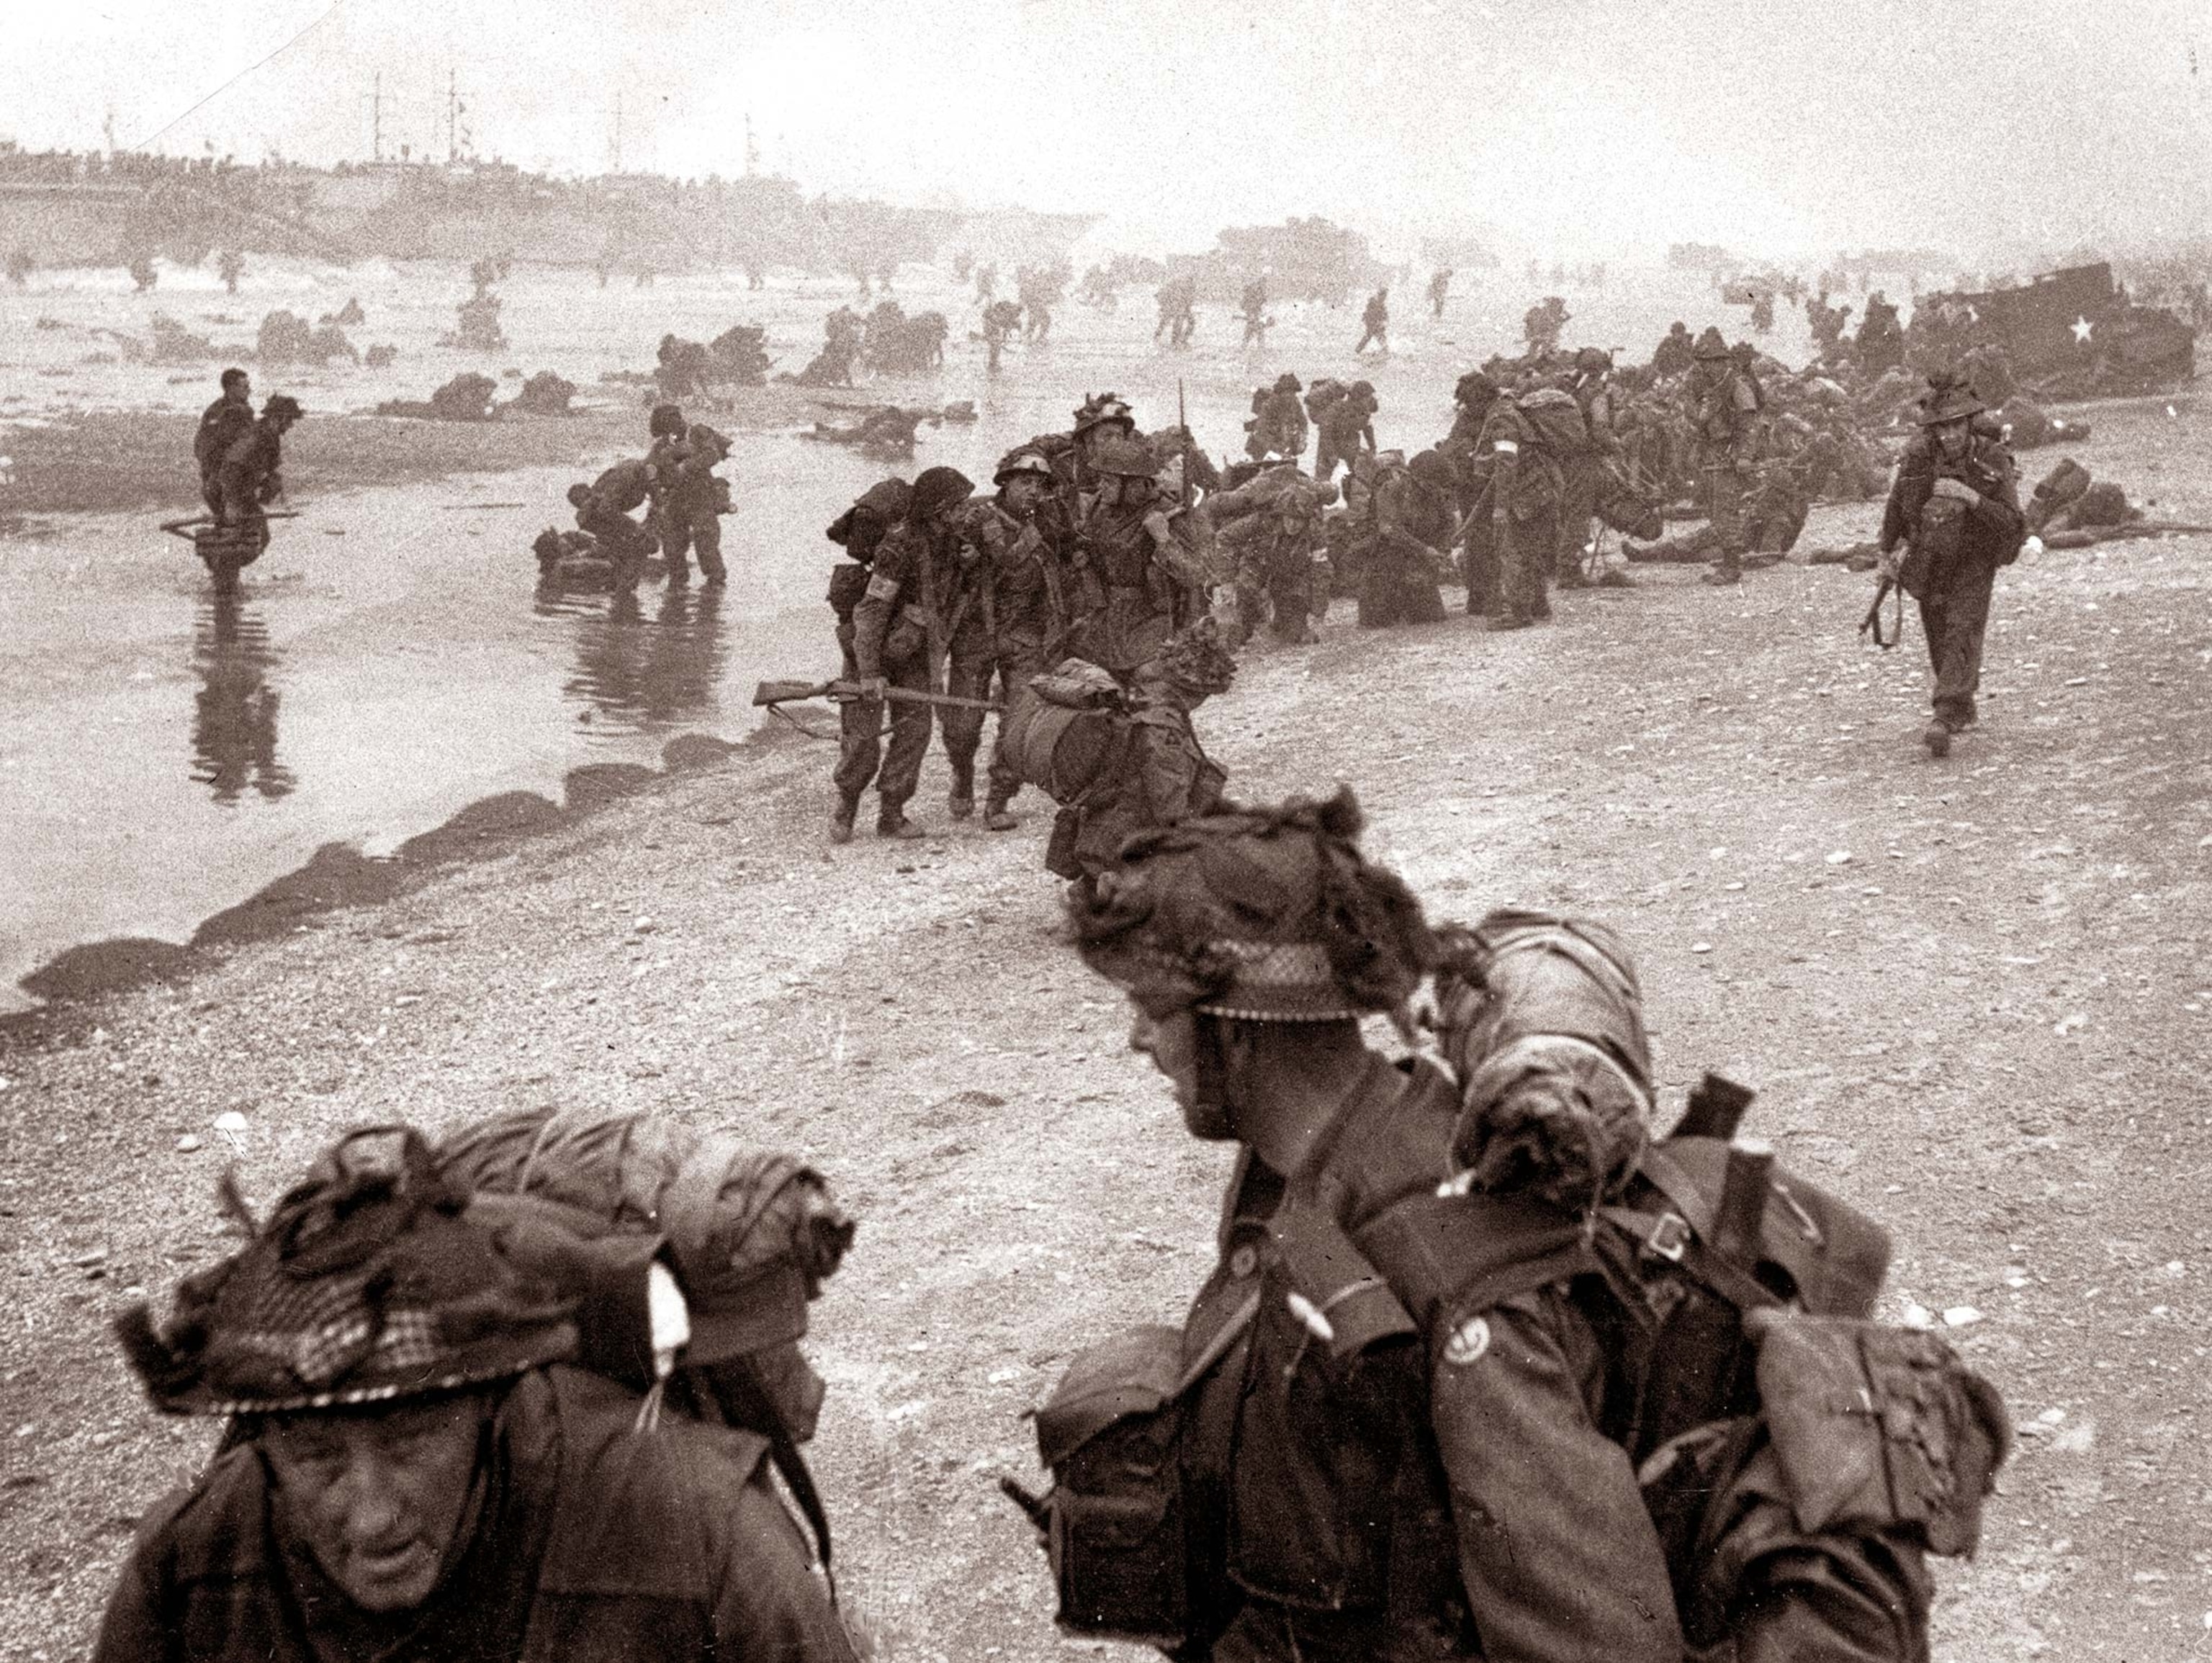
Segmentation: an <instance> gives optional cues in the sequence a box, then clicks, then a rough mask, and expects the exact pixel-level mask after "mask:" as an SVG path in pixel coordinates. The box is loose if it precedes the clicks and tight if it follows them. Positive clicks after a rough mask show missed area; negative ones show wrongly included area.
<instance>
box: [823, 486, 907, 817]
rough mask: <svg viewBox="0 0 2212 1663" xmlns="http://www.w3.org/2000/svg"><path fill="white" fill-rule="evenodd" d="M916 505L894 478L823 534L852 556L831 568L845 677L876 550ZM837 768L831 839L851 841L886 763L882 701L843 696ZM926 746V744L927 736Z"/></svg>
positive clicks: (856, 669)
mask: <svg viewBox="0 0 2212 1663" xmlns="http://www.w3.org/2000/svg"><path fill="white" fill-rule="evenodd" d="M913 506H914V487H913V486H911V485H909V484H907V482H906V481H905V480H903V479H900V478H889V479H884V480H880V481H878V483H877V484H873V485H871V486H870V487H869V488H868V489H867V490H866V492H864V493H863V494H862V495H861V496H860V497H859V498H858V499H857V500H856V501H855V502H854V504H853V506H852V507H850V508H848V509H846V510H845V511H844V513H842V514H841V515H838V516H837V517H836V519H835V520H833V521H830V522H829V528H828V529H827V530H826V531H824V532H823V536H825V537H827V538H828V539H829V540H830V541H831V542H833V543H835V544H836V545H838V547H840V548H842V549H843V550H844V551H845V552H846V554H847V555H848V559H846V560H844V561H842V562H840V563H838V564H837V565H836V566H834V567H832V568H831V569H830V572H829V610H830V611H831V612H834V613H835V614H836V618H837V650H838V653H839V655H841V656H842V658H843V660H844V666H843V668H842V671H841V675H842V679H845V680H847V681H857V680H858V679H860V659H859V657H858V656H857V655H855V653H854V640H855V639H856V638H857V637H858V635H859V630H858V629H857V627H856V624H855V621H854V620H855V616H856V614H857V613H858V612H859V610H860V602H861V601H862V600H864V599H865V598H866V595H867V592H868V582H869V580H870V579H871V578H872V576H874V575H875V574H874V570H873V567H874V563H875V558H876V551H877V550H878V548H880V547H882V546H883V540H884V537H885V536H886V535H887V534H888V533H890V528H891V527H893V526H895V525H896V524H898V523H899V521H902V520H903V519H905V518H906V516H907V514H908V511H909V510H910V509H912V508H913ZM837 725H838V742H837V767H836V773H835V774H834V776H833V780H834V783H835V786H836V802H835V804H834V806H833V807H831V809H830V811H829V840H830V841H831V842H832V843H849V842H851V841H852V838H853V820H854V816H855V815H856V814H858V813H859V812H860V794H861V793H862V792H863V791H865V790H866V789H868V787H869V786H870V785H871V784H872V783H874V782H875V778H876V771H877V770H878V767H879V766H880V765H881V764H882V762H883V754H884V737H883V728H884V710H883V702H882V701H881V700H878V699H858V698H854V699H845V700H842V701H841V702H840V704H838V707H837ZM922 742H923V744H924V745H925V746H927V743H928V740H927V736H925V737H924V739H923V741H922Z"/></svg>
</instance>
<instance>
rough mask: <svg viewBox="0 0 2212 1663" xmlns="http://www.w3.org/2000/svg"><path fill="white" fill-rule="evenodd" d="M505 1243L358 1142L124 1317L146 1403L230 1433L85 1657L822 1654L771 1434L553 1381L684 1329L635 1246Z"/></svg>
mask: <svg viewBox="0 0 2212 1663" xmlns="http://www.w3.org/2000/svg"><path fill="white" fill-rule="evenodd" d="M232 1198H233V1201H234V1210H236V1211H238V1212H240V1213H241V1214H242V1213H243V1203H238V1202H236V1201H235V1197H234V1196H233V1197H232ZM501 1199H504V1200H520V1199H521V1197H512V1196H508V1197H501ZM511 1224H512V1215H510V1223H509V1224H508V1225H501V1224H498V1223H495V1222H493V1221H489V1220H485V1219H481V1218H479V1217H478V1216H477V1213H476V1212H475V1210H474V1203H472V1200H471V1196H470V1194H469V1193H468V1191H467V1189H466V1188H465V1187H464V1186H462V1185H459V1184H458V1183H456V1182H455V1181H453V1180H452V1179H448V1178H447V1176H446V1175H445V1174H444V1173H442V1172H441V1170H440V1168H439V1167H437V1166H436V1165H435V1162H434V1160H433V1158H432V1156H431V1154H430V1152H429V1150H428V1148H427V1146H426V1145H425V1144H424V1142H422V1139H421V1138H420V1137H419V1136H417V1135H416V1134H415V1133H413V1132H411V1131H404V1130H400V1129H397V1128H391V1129H380V1130H376V1131H373V1132H368V1133H359V1134H356V1135H354V1136H351V1137H349V1138H348V1139H346V1140H345V1141H344V1142H341V1143H340V1144H339V1145H338V1146H337V1148H336V1150H334V1151H333V1152H332V1154H331V1155H330V1156H329V1157H327V1158H326V1159H325V1160H324V1161H323V1162H322V1163H320V1164H319V1167H318V1168H317V1169H316V1171H315V1172H314V1173H313V1174H312V1175H311V1176H310V1177H309V1179H307V1181H306V1182H304V1183H303V1184H301V1185H299V1186H298V1187H296V1188H295V1189H294V1190H292V1191H290V1192H289V1194H287V1195H286V1196H285V1197H283V1199H282V1200H281V1201H280V1202H279V1203H277V1204H276V1209H275V1210H274V1212H273V1213H272V1214H271V1215H270V1217H269V1218H268V1220H267V1221H266V1222H265V1223H264V1224H263V1225H261V1226H260V1227H258V1228H257V1229H256V1230H255V1231H254V1233H253V1236H252V1240H251V1241H250V1242H249V1243H248V1245H247V1246H246V1247H245V1248H244V1249H242V1250H241V1251H240V1252H238V1253H236V1254H235V1255H234V1256H233V1257H232V1258H228V1259H227V1260H225V1261H223V1262H222V1264H217V1265H215V1266H213V1267H211V1268H210V1269H209V1270H205V1271H203V1272H201V1273H199V1274H198V1275H197V1276H191V1277H190V1278H188V1279H187V1280H186V1281H185V1282H184V1283H183V1284H182V1285H181V1286H180V1287H179V1290H178V1294H177V1304H176V1310H175V1312H174V1313H173V1316H172V1317H171V1319H169V1321H168V1322H167V1323H166V1324H165V1325H161V1327H160V1328H159V1329H156V1328H155V1325H154V1324H153V1322H152V1321H151V1319H150V1318H149V1314H148V1313H147V1311H146V1309H145V1307H143V1306H141V1307H136V1308H135V1309H134V1310H133V1311H132V1312H131V1313H127V1314H126V1316H125V1319H123V1321H122V1322H121V1323H119V1324H118V1331H120V1332H121V1334H122V1337H123V1339H124V1342H125V1347H126V1349H127V1351H128V1353H129V1357H130V1361H131V1366H132V1368H134V1369H135V1370H136V1371H137V1374H138V1376H139V1379H140V1380H141V1381H142V1382H143V1384H144V1386H145V1387H146V1390H147V1392H148V1393H149V1396H150V1397H151V1398H153V1400H154V1403H155V1405H156V1406H157V1407H158V1408H160V1409H161V1410H165V1411H167V1412H168V1413H171V1414H177V1415H207V1416H229V1417H230V1428H229V1433H228V1437H227V1438H226V1439H225V1440H224V1443H223V1447H222V1449H221V1450H220V1452H219V1453H217V1454H216V1458H215V1459H214V1461H213V1463H212V1464H211V1465H210V1466H209V1467H208V1468H207V1470H206V1471H204V1473H202V1474H201V1475H200V1477H198V1479H197V1481H196V1482H194V1483H192V1485H191V1488H190V1489H188V1490H185V1491H184V1492H182V1493H180V1494H179V1495H173V1496H172V1497H171V1498H170V1499H169V1500H167V1502H163V1503H161V1505H159V1506H157V1507H156V1508H155V1509H154V1510H153V1512H152V1513H151V1514H149V1516H148V1518H147V1520H146V1521H145V1522H144V1524H143V1526H141V1529H140V1532H139V1536H138V1541H137V1547H136V1549H135V1550H134V1551H133V1552H132V1554H131V1559H130V1561H129V1562H128V1564H127V1565H126V1566H125V1569H124V1573H123V1577H122V1581H121V1582H120V1584H119V1586H118V1587H117V1589H116V1591H115V1593H114V1595H113V1597H112V1599H111V1601H110V1603H109V1605H108V1609H107V1615H106V1622H105V1623H104V1625H103V1627H102V1629H101V1632H100V1642H99V1645H98V1648H97V1649H96V1651H95V1652H94V1657H95V1659H96V1660H97V1663H154V1660H162V1663H216V1660H221V1663H325V1660H333V1659H353V1658H360V1659H366V1658H385V1659H401V1658H406V1659H434V1658H452V1659H462V1658H474V1659H490V1658H507V1659H515V1660H523V1663H556V1660H571V1659H574V1660H581V1659H586V1658H588V1659H591V1660H593V1663H648V1660H651V1663H663V1660H681V1659H697V1660H701V1663H705V1660H708V1659H714V1658H720V1659H730V1658H775V1659H779V1660H786V1663H814V1660H823V1663H850V1660H852V1658H853V1657H854V1651H853V1647H852V1643H851V1642H850V1640H849V1639H848V1636H847V1635H846V1633H845V1630H844V1629H843V1626H842V1623H841V1622H840V1620H839V1618H838V1615H837V1612H836V1608H835V1606H834V1605H833V1604H832V1601H831V1598H830V1593H829V1587H828V1585H827V1582H826V1581H825V1579H824V1578H823V1575H820V1574H818V1573H817V1571H816V1569H814V1566H813V1563H812V1562H811V1556H810V1554H809V1552H808V1549H807V1545H806V1542H805V1538H804V1537H803V1536H802V1535H801V1534H800V1532H799V1528H798V1526H796V1524H795V1523H794V1522H793V1519H792V1517H791V1515H790V1514H788V1513H787V1511H786V1509H785V1508H784V1505H783V1504H782V1503H781V1502H780V1501H779V1500H778V1499H777V1496H776V1494H775V1490H774V1489H773V1488H772V1487H771V1485H770V1483H769V1478H768V1476H767V1459H766V1458H767V1457H768V1456H769V1454H770V1453H771V1452H772V1451H775V1449H776V1448H777V1446H775V1443H774V1441H772V1440H771V1439H769V1438H767V1437H763V1436H760V1435H754V1434H752V1433H750V1432H746V1431H743V1430H740V1429H738V1428H737V1427H735V1426H733V1425H732V1426H710V1425H707V1424H703V1423H702V1422H698V1421H695V1420H692V1419H690V1418H689V1417H688V1416H684V1415H680V1414H676V1413H670V1414H667V1415H658V1414H657V1413H656V1411H657V1410H658V1408H659V1402H660V1397H661V1395H662V1394H661V1393H659V1392H653V1393H649V1394H648V1395H647V1396H645V1397H641V1396H640V1395H639V1394H638V1392H636V1391H635V1390H632V1389H631V1386H630V1385H629V1383H626V1382H624V1381H621V1380H617V1379H615V1378H611V1375H610V1374H609V1373H608V1372H606V1371H605V1369H603V1368H601V1367H600V1366H599V1364H598V1363H597V1362H596V1361H595V1362H594V1365H593V1367H592V1368H583V1367H579V1366H577V1365H576V1363H575V1361H572V1360H575V1359H579V1358H581V1357H584V1356H586V1355H593V1356H596V1355H597V1354H599V1353H602V1352H603V1353H605V1355H606V1356H608V1357H610V1358H613V1357H622V1356H627V1355H630V1354H634V1353H642V1354H643V1357H644V1359H645V1362H644V1367H643V1369H642V1379H643V1380H644V1381H645V1382H650V1381H651V1380H653V1376H654V1370H655V1365H656V1361H658V1359H659V1357H660V1356H662V1355H665V1352H666V1349H667V1348H669V1347H671V1346H672V1344H673V1343H674V1340H675V1337H676V1332H677V1331H680V1330H681V1329H682V1328H683V1327H684V1325H685V1319H684V1307H683V1304H682V1296H681V1293H680V1291H679V1290H678V1288H677V1286H676V1284H675V1282H674V1281H673V1279H672V1278H671V1277H670V1276H669V1273H668V1272H667V1271H666V1270H665V1268H664V1267H663V1266H662V1264H661V1262H660V1259H659V1258H657V1257H653V1252H654V1248H655V1246H657V1244H656V1243H655V1242H654V1240H653V1238H649V1237H640V1236H632V1235H621V1234H610V1235H607V1236H602V1237H598V1238H592V1237H588V1236H586V1235H577V1236H574V1237H570V1236H567V1235H565V1234H562V1233H561V1232H559V1231H553V1232H552V1234H554V1235H555V1236H556V1237H558V1238H559V1240H558V1242H557V1246H556V1248H554V1249H551V1250H548V1251H538V1249H544V1248H545V1247H546V1241H545V1236H546V1234H547V1230H548V1229H550V1227H546V1228H541V1229H540V1230H538V1233H537V1234H536V1235H535V1237H534V1238H532V1239H533V1240H535V1242H536V1244H537V1247H536V1248H535V1249H533V1248H532V1247H529V1246H525V1245H524V1240H523V1238H522V1237H521V1236H520V1234H518V1230H517V1228H515V1227H511ZM671 1227H672V1226H671ZM640 1244H643V1246H642V1247H640ZM562 1255H565V1256H566V1259H567V1261H568V1263H567V1264H565V1265H564V1266H563V1268H562V1269H561V1270H554V1269H552V1268H550V1267H551V1266H552V1265H554V1264H556V1262H557V1261H558V1259H559V1258H561V1256H562ZM695 1291H696V1290H695ZM671 1301H673V1310H674V1314H673V1316H672V1317H671ZM616 1312H623V1313H629V1318H628V1320H627V1321H626V1322H620V1321H614V1320H611V1318H610V1314H609V1313H616ZM663 1372H664V1374H665V1371H663ZM664 1384H665V1385H668V1386H672V1385H673V1384H674V1382H672V1381H665V1382H664ZM779 1465H781V1463H779ZM810 1493H811V1487H810Z"/></svg>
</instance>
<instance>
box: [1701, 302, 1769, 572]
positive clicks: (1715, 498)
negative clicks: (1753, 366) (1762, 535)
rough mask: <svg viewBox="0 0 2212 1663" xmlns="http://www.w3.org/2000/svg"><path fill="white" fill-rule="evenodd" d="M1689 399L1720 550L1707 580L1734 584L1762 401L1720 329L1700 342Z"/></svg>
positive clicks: (1739, 567)
mask: <svg viewBox="0 0 2212 1663" xmlns="http://www.w3.org/2000/svg"><path fill="white" fill-rule="evenodd" d="M1691 397H1692V400H1693V407H1692V417H1691V422H1692V428H1693V429H1694V432H1695V436H1696V441H1697V446H1698V466H1699V478H1700V479H1701V480H1702V482H1703V484H1704V485H1705V492H1706V496H1707V509H1706V511H1707V513H1708V514H1709V515H1710V516H1711V520H1712V522H1713V531H1714V533H1715V535H1716V537H1717V539H1718V544H1719V551H1720V553H1719V558H1718V559H1717V561H1716V562H1715V563H1714V566H1713V570H1712V571H1711V573H1710V574H1709V576H1708V581H1709V582H1717V583H1733V582H1735V581H1736V580H1737V579H1738V578H1739V577H1741V576H1742V574H1743V555H1744V512H1743V510H1744V490H1745V485H1746V482H1747V476H1748V475H1749V473H1750V471H1751V466H1752V463H1753V461H1754V460H1756V459H1757V450H1758V422H1759V389H1758V387H1757V386H1756V385H1755V384H1754V383H1753V381H1751V379H1750V378H1749V377H1748V376H1747V375H1745V374H1744V372H1743V371H1742V369H1740V368H1739V367H1738V366H1737V365H1736V363H1735V360H1734V359H1733V358H1732V357H1731V356H1729V350H1728V346H1727V344H1726V343H1725V342H1723V340H1722V339H1721V333H1720V331H1719V330H1717V329H1713V328H1708V329H1707V330H1706V331H1705V333H1704V334H1702V335H1700V336H1699V338H1698V368H1697V375H1696V378H1695V379H1694V380H1693V381H1692V383H1691Z"/></svg>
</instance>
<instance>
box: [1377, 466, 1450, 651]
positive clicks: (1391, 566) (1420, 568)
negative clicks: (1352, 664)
mask: <svg viewBox="0 0 2212 1663" xmlns="http://www.w3.org/2000/svg"><path fill="white" fill-rule="evenodd" d="M1375 463H1376V466H1375V471H1374V474H1373V478H1372V481H1371V484H1370V488H1369V493H1370V494H1369V497H1368V508H1367V516H1368V534H1367V537H1366V539H1364V542H1365V546H1364V549H1363V550H1362V551H1361V555H1360V558H1359V589H1358V594H1359V622H1360V624H1361V626H1362V627H1363V628H1367V629H1376V628H1379V627H1382V626H1383V625H1387V624H1441V623H1442V622H1443V617H1444V598H1443V594H1442V592H1441V591H1440V590H1439V589H1438V588H1437V582H1438V581H1439V579H1440V577H1441V576H1442V575H1443V573H1444V572H1446V571H1447V570H1449V566H1450V557H1449V554H1447V553H1446V552H1445V550H1446V547H1447V545H1449V543H1450V542H1451V540H1452V532H1453V529H1454V524H1455V521H1456V520H1457V518H1458V516H1457V515H1455V514H1454V513H1453V512H1452V496H1453V492H1454V490H1455V487H1456V484H1457V475H1456V474H1455V472H1454V471H1453V468H1452V465H1451V463H1450V462H1449V461H1448V460H1446V459H1445V458H1444V457H1443V454H1440V453H1439V452H1437V451H1433V450H1425V451H1422V452H1421V453H1420V454H1419V455H1417V456H1415V457H1414V458H1413V461H1412V463H1411V464H1410V465H1408V464H1407V461H1406V460H1405V459H1404V457H1403V456H1401V454H1400V453H1398V452H1397V451H1395V450H1386V451H1383V452H1382V453H1381V454H1378V455H1377V456H1376V459H1375Z"/></svg>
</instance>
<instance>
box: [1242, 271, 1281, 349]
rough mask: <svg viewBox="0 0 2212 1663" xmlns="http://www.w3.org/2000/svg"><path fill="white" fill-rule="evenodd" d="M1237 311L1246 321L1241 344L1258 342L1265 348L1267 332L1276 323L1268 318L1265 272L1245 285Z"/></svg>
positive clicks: (1248, 344) (1247, 344)
mask: <svg viewBox="0 0 2212 1663" xmlns="http://www.w3.org/2000/svg"><path fill="white" fill-rule="evenodd" d="M1237 314H1238V315H1239V316H1241V317H1242V318H1243V320H1244V339H1243V342H1242V343H1241V344H1243V345H1245V346H1250V345H1252V344H1254V343H1255V342H1257V343H1258V344H1260V345H1261V346H1265V345H1266V344H1267V331H1268V329H1269V328H1270V327H1272V326H1273V324H1274V321H1275V320H1273V318H1271V317H1269V316H1267V274H1266V273H1265V272H1262V273H1261V274H1260V275H1259V276H1258V277H1255V278H1253V279H1252V281H1251V282H1249V283H1246V284H1245V285H1244V293H1243V295H1242V296H1241V297H1240V298H1239V299H1238V301H1237Z"/></svg>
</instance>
